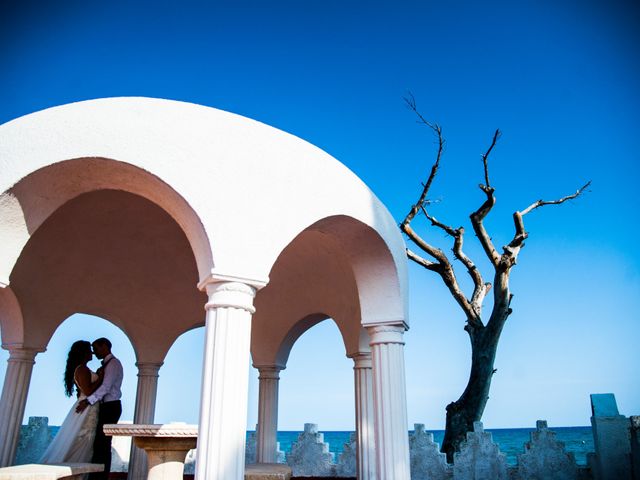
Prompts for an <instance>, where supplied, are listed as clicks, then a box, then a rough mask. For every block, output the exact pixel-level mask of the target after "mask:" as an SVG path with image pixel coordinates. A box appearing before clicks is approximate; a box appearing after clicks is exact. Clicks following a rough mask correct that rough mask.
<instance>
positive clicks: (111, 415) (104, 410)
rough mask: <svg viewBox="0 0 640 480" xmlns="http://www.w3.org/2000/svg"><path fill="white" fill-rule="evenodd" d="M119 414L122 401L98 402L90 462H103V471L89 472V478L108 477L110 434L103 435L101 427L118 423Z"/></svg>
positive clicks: (103, 478)
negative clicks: (96, 422)
mask: <svg viewBox="0 0 640 480" xmlns="http://www.w3.org/2000/svg"><path fill="white" fill-rule="evenodd" d="M120 415H122V403H120V400H115V401H113V402H104V403H101V404H100V411H99V412H98V425H97V426H96V438H95V440H94V441H93V457H92V458H91V463H104V472H100V473H92V474H90V475H89V480H107V478H109V472H110V471H111V436H110V435H105V434H104V432H103V431H102V427H104V426H105V424H108V423H118V420H120Z"/></svg>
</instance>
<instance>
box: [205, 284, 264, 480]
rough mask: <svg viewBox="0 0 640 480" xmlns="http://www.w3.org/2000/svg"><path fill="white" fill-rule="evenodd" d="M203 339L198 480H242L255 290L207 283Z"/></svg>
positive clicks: (232, 285)
mask: <svg viewBox="0 0 640 480" xmlns="http://www.w3.org/2000/svg"><path fill="white" fill-rule="evenodd" d="M206 289H207V293H208V295H209V302H208V303H207V305H206V310H207V318H206V334H205V351H204V367H203V374H202V396H201V401H200V425H199V431H200V436H199V437H198V451H197V456H196V479H197V480H210V479H224V480H243V478H244V448H245V439H246V437H245V435H246V433H245V432H246V429H247V397H248V391H249V378H248V375H247V372H248V371H249V357H250V351H249V344H250V340H251V315H252V313H253V312H254V311H255V309H254V308H253V297H254V296H255V292H256V289H255V288H253V287H251V286H249V285H247V284H245V283H240V282H217V281H216V282H214V281H211V282H209V283H207V284H206Z"/></svg>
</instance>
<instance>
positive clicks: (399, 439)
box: [367, 324, 410, 480]
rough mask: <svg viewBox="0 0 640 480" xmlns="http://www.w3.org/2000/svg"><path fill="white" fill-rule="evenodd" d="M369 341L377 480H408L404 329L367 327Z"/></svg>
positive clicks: (402, 327)
mask: <svg viewBox="0 0 640 480" xmlns="http://www.w3.org/2000/svg"><path fill="white" fill-rule="evenodd" d="M367 331H368V333H369V338H370V339H371V343H370V345H371V355H372V366H373V403H374V418H375V439H376V440H375V442H376V450H375V451H376V471H377V475H378V477H377V479H378V480H409V478H410V469H409V437H408V435H407V430H408V425H407V391H406V385H405V372H404V340H403V334H404V331H405V327H404V325H403V324H402V325H379V326H374V327H367Z"/></svg>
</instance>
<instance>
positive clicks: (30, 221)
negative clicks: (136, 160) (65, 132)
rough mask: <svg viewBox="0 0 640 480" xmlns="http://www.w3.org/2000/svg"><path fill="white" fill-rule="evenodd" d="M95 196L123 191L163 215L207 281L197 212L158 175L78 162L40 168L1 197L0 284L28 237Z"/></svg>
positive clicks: (206, 245) (206, 247)
mask: <svg viewBox="0 0 640 480" xmlns="http://www.w3.org/2000/svg"><path fill="white" fill-rule="evenodd" d="M97 190H122V191H126V192H130V193H134V194H136V195H139V196H141V197H144V198H146V199H148V200H150V201H151V202H153V203H155V204H157V205H158V206H159V207H160V208H162V209H163V210H165V211H166V212H167V213H168V214H169V215H170V216H171V217H172V218H173V219H174V220H175V221H176V223H177V224H178V225H179V226H180V228H182V230H183V232H184V233H185V235H186V237H187V238H188V240H189V243H190V245H191V248H192V250H193V253H194V256H195V258H196V262H197V265H198V270H199V277H201V278H202V277H205V276H206V275H208V274H209V272H210V271H211V269H212V268H213V257H212V249H211V246H210V242H209V238H208V236H207V233H206V232H205V231H204V228H203V225H202V222H201V220H200V218H199V217H198V215H197V214H196V212H195V211H194V210H193V209H192V208H191V207H190V206H189V204H188V203H187V202H186V201H185V199H184V198H183V197H182V196H181V195H180V194H179V193H178V192H177V191H176V190H175V189H174V188H172V187H171V186H169V185H168V184H167V183H165V182H164V181H163V180H161V179H160V178H159V177H157V176H156V175H154V174H152V173H150V172H148V171H145V170H143V169H142V168H139V167H137V166H134V165H131V164H129V163H126V162H122V161H118V160H113V159H107V158H76V159H69V160H64V161H59V162H56V163H54V164H51V165H48V166H46V167H42V168H39V169H37V170H35V171H33V172H31V173H29V174H28V175H27V176H25V177H23V178H22V179H20V180H19V181H18V182H17V183H16V184H14V185H13V186H12V187H11V188H10V189H8V190H7V191H5V192H4V193H2V195H0V212H1V214H0V218H3V219H4V221H0V235H2V237H3V238H7V239H9V241H8V242H6V243H5V245H4V247H3V250H4V252H3V254H2V255H0V262H1V263H0V268H2V270H1V271H0V282H2V283H5V284H8V283H9V282H8V281H7V279H8V276H9V274H10V272H11V270H12V268H13V264H14V263H15V261H16V260H17V258H18V256H19V255H20V252H21V251H22V249H23V248H24V245H25V244H26V242H27V241H28V239H29V237H30V236H31V235H32V234H33V233H34V232H35V231H36V230H37V229H38V228H39V227H40V225H42V223H43V222H44V221H45V220H46V219H47V218H49V216H50V215H51V214H52V213H53V212H55V211H56V210H57V209H58V208H59V207H60V206H62V205H63V204H64V203H66V202H68V201H70V200H72V199H73V198H75V197H77V196H79V195H81V194H83V193H88V192H91V191H97Z"/></svg>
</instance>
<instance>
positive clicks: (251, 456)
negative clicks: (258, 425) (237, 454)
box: [244, 432, 258, 465]
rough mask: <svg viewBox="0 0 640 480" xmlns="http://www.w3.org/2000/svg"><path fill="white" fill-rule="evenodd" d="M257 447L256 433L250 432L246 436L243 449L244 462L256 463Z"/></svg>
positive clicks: (246, 463) (248, 463)
mask: <svg viewBox="0 0 640 480" xmlns="http://www.w3.org/2000/svg"><path fill="white" fill-rule="evenodd" d="M257 449H258V433H257V432H250V433H249V437H248V438H247V445H246V446H245V449H244V464H245V465H250V464H252V463H256V457H257Z"/></svg>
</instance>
